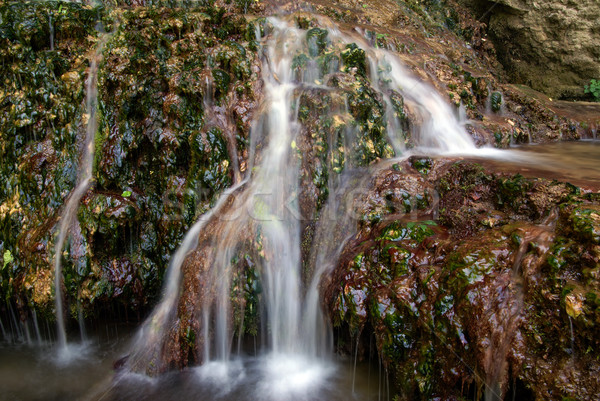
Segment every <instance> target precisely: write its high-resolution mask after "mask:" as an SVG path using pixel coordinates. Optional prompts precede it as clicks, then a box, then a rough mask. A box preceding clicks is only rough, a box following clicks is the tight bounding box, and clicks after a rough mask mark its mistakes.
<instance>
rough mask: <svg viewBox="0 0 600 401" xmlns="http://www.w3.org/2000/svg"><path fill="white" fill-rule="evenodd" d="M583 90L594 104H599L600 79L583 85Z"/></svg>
mask: <svg viewBox="0 0 600 401" xmlns="http://www.w3.org/2000/svg"><path fill="white" fill-rule="evenodd" d="M584 90H585V93H589V94H590V95H592V97H593V98H594V100H595V101H596V102H600V79H592V80H591V81H590V84H589V85H585V87H584Z"/></svg>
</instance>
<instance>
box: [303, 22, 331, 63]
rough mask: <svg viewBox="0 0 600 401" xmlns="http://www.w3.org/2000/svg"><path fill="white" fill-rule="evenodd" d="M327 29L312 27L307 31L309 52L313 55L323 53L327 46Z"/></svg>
mask: <svg viewBox="0 0 600 401" xmlns="http://www.w3.org/2000/svg"><path fill="white" fill-rule="evenodd" d="M327 34H328V31H327V30H326V29H321V28H311V29H309V30H308V31H306V41H307V43H308V53H309V54H310V56H311V57H317V56H319V55H321V54H322V53H323V51H324V50H325V48H326V47H327Z"/></svg>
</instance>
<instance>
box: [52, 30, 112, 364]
mask: <svg viewBox="0 0 600 401" xmlns="http://www.w3.org/2000/svg"><path fill="white" fill-rule="evenodd" d="M107 40H108V37H107V35H104V37H102V39H101V40H99V42H98V46H97V48H96V51H95V53H94V55H93V56H92V58H91V60H90V67H89V72H88V79H87V82H86V116H87V123H86V130H85V137H84V140H83V144H82V146H83V147H82V155H81V159H80V162H79V169H78V179H77V185H76V187H75V189H74V190H73V192H72V193H71V195H70V196H69V199H68V200H67V204H66V205H65V208H64V210H63V211H62V214H61V217H60V220H59V224H58V229H57V239H56V243H55V246H54V292H55V296H54V305H55V309H56V324H57V336H58V351H59V354H62V355H63V356H64V357H67V358H68V355H69V354H71V353H70V352H69V351H68V349H67V334H66V329H65V316H64V313H65V312H64V307H63V293H62V285H61V284H62V256H63V249H64V245H65V241H66V239H67V235H68V234H69V230H70V228H71V225H72V224H74V223H75V220H76V219H75V216H76V214H77V209H78V207H79V201H80V200H81V198H82V197H83V195H84V194H85V193H86V192H87V190H88V189H89V187H90V185H91V181H92V171H93V165H94V136H95V134H96V130H97V118H96V106H97V103H98V90H97V89H98V88H97V83H98V62H99V61H100V58H101V56H102V49H103V48H104V44H105V43H106V41H107ZM82 335H83V333H82ZM59 359H62V358H59Z"/></svg>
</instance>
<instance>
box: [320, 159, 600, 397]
mask: <svg viewBox="0 0 600 401" xmlns="http://www.w3.org/2000/svg"><path fill="white" fill-rule="evenodd" d="M413 164H414V161H413ZM411 167H413V166H411V164H409V162H405V163H404V165H402V166H398V167H395V169H389V170H383V171H381V172H380V173H379V174H378V177H377V178H375V179H374V180H373V186H372V187H371V189H370V190H369V195H367V196H366V197H365V198H364V199H365V200H364V201H363V203H364V204H365V205H364V206H362V209H359V210H361V211H362V212H367V213H368V211H369V210H373V209H376V210H379V217H378V218H377V219H376V220H373V219H363V220H362V221H363V222H362V223H360V224H359V227H360V226H361V225H365V224H366V225H365V227H363V228H362V229H359V230H358V231H357V233H356V234H355V236H354V237H352V238H351V239H350V240H349V241H348V243H346V245H345V247H344V250H343V251H342V254H341V256H340V260H339V262H338V265H337V267H336V268H335V269H334V271H333V273H332V276H331V278H329V279H328V280H327V281H325V282H324V283H325V286H324V289H323V294H324V297H325V303H326V305H327V309H328V311H329V314H330V317H331V320H332V322H333V324H334V326H335V327H336V333H337V334H336V335H337V344H338V350H340V351H341V352H350V350H351V349H352V350H358V352H359V357H360V355H362V357H364V358H366V357H367V356H368V355H369V352H373V351H369V350H370V349H371V348H370V347H369V345H368V344H369V341H370V340H369V339H370V338H374V340H375V343H376V352H377V354H378V355H379V357H380V358H381V360H382V361H383V363H384V364H385V365H386V366H387V367H388V369H389V370H390V372H391V374H392V377H393V378H394V383H395V385H396V386H397V387H396V388H397V392H398V394H397V396H398V399H406V400H409V399H432V398H436V397H441V398H442V399H449V398H452V399H455V398H460V397H471V396H473V395H475V397H476V398H479V397H480V396H482V395H483V394H486V397H487V396H493V395H494V394H496V395H494V397H496V396H497V397H500V398H499V399H502V398H504V397H505V395H506V394H509V393H510V392H511V391H515V392H516V393H517V394H519V395H520V396H521V397H535V398H536V399H557V400H561V399H564V398H565V397H566V398H568V397H573V398H577V397H580V396H581V395H582V394H584V395H585V396H584V398H587V397H593V395H592V394H594V392H595V391H597V389H598V385H599V382H598V380H597V379H596V378H595V376H596V372H597V371H598V369H600V363H599V361H598V359H597V358H596V357H595V356H594V355H595V354H594V351H593V350H594V349H597V347H598V344H597V339H596V336H595V334H594V333H595V330H596V325H597V324H598V318H597V292H598V291H599V288H600V287H599V286H598V285H599V283H598V281H597V277H596V274H595V271H596V270H597V269H598V260H599V259H598V250H597V249H596V248H597V247H598V244H597V235H596V234H597V233H596V231H597V230H596V229H597V226H598V221H597V220H598V219H597V217H598V216H597V211H598V205H597V201H595V200H594V199H596V198H595V196H592V195H582V194H581V192H580V190H579V189H578V188H575V187H573V186H572V185H570V184H564V183H560V182H555V181H547V180H541V179H530V178H524V177H522V176H519V175H516V176H509V175H502V174H500V175H499V174H497V173H495V172H493V171H490V170H486V169H484V168H483V167H482V166H479V165H475V164H471V163H465V162H462V163H458V164H448V163H446V162H444V161H442V160H436V161H434V162H433V166H432V169H431V170H430V172H429V174H428V175H427V176H425V177H424V176H423V175H419V176H417V177H419V179H421V180H422V179H423V178H425V182H424V183H423V184H422V185H425V187H427V186H428V185H430V186H434V187H435V188H436V189H437V191H436V192H437V194H438V195H437V196H439V201H438V202H437V203H436V204H435V205H434V206H433V207H425V208H424V209H423V210H422V212H421V214H420V215H419V214H415V213H412V214H410V213H406V212H404V213H402V212H399V211H398V209H392V208H390V207H389V205H390V200H389V198H385V197H379V196H377V195H376V194H377V193H378V192H381V191H382V189H383V188H385V191H386V192H389V191H393V190H395V191H408V192H410V193H412V194H413V195H414V194H415V190H414V188H412V189H411V188H409V186H408V185H407V184H408V183H410V182H411V180H409V179H407V178H403V179H402V180H395V182H394V184H393V185H389V182H390V181H391V180H389V177H393V176H394V175H396V174H397V171H396V170H398V169H400V168H402V170H403V172H404V174H405V175H415V172H414V170H411ZM419 174H420V173H419ZM383 177H388V179H383ZM383 183H387V184H386V185H382V184H383ZM421 188H423V187H421ZM416 193H418V192H416ZM377 204H379V206H377ZM384 205H387V207H383V206H384ZM351 347H352V348H351ZM352 352H356V351H352ZM477 394H479V395H477Z"/></svg>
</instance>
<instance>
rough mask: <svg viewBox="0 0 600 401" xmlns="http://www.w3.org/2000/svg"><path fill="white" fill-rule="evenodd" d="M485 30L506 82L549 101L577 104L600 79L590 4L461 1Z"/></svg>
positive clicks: (594, 7) (596, 18)
mask: <svg viewBox="0 0 600 401" xmlns="http://www.w3.org/2000/svg"><path fill="white" fill-rule="evenodd" d="M461 2H462V3H463V4H465V5H467V6H468V7H470V8H472V9H473V10H474V11H475V14H476V17H477V18H479V20H481V21H483V22H485V23H487V24H488V30H487V32H488V35H489V38H490V39H491V40H492V41H493V43H494V45H495V47H496V50H497V54H498V59H499V61H500V62H501V63H502V65H503V66H504V68H505V70H506V72H507V73H508V75H509V77H510V78H511V79H512V80H513V81H515V82H516V83H521V84H525V85H528V86H531V87H532V88H534V89H536V90H539V91H541V92H544V93H546V94H547V95H549V96H551V97H553V98H582V97H583V96H584V92H583V86H584V85H585V84H588V83H589V81H590V79H596V78H598V77H600V45H599V44H600V3H599V2H598V1H596V0H578V1H573V0H550V1H548V0H544V1H540V0H534V1H523V0H499V1H495V2H492V1H488V0H461Z"/></svg>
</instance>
